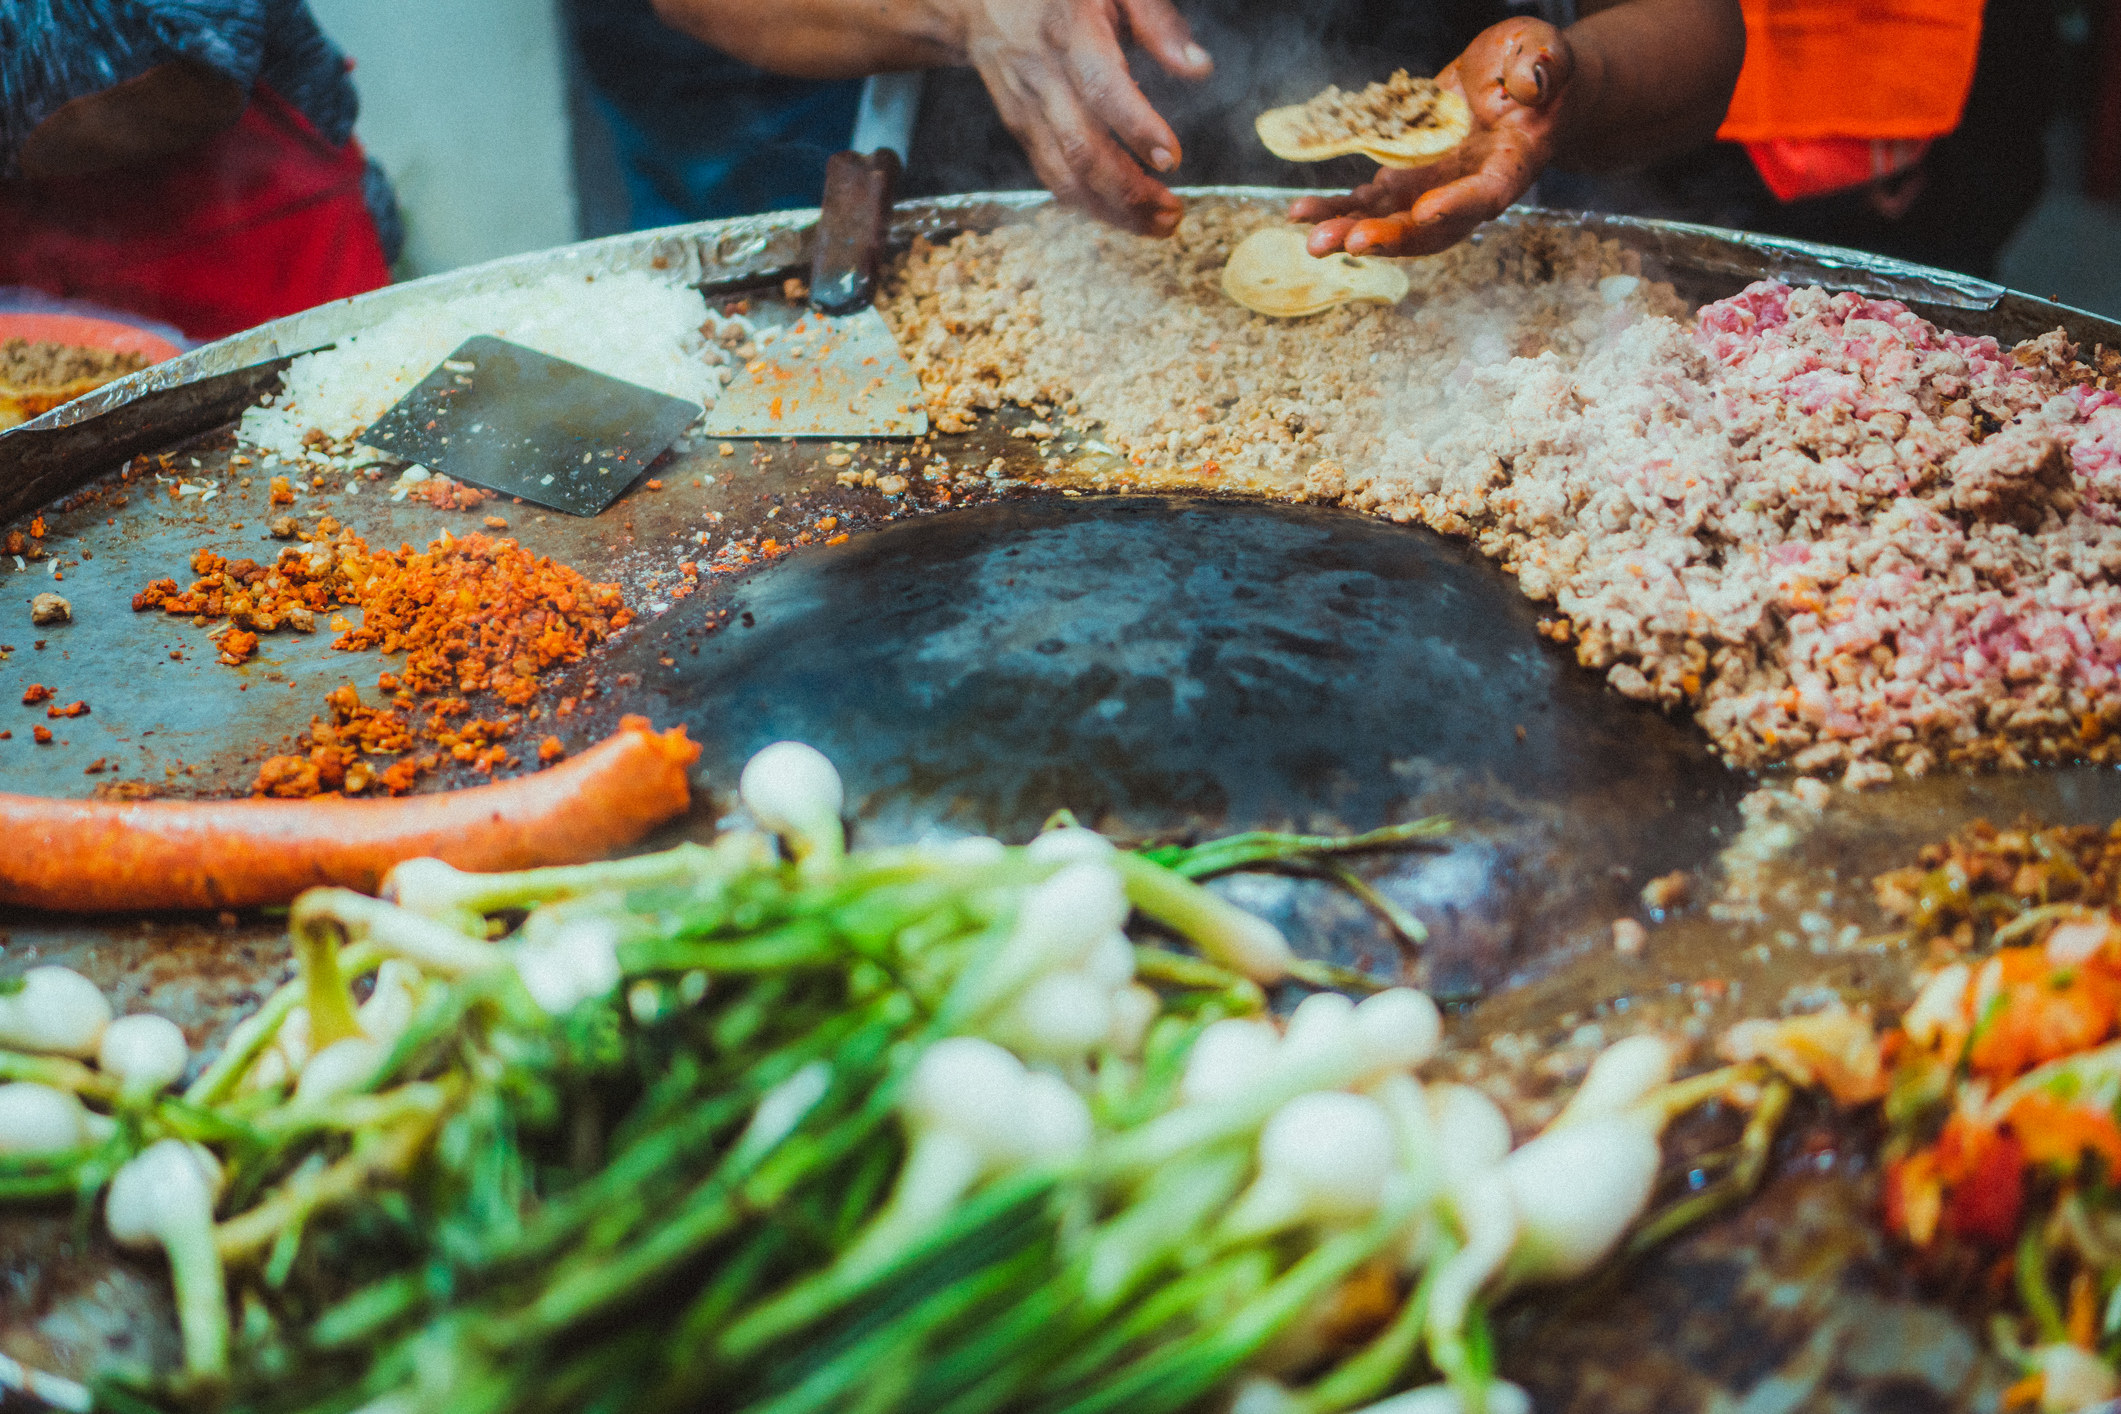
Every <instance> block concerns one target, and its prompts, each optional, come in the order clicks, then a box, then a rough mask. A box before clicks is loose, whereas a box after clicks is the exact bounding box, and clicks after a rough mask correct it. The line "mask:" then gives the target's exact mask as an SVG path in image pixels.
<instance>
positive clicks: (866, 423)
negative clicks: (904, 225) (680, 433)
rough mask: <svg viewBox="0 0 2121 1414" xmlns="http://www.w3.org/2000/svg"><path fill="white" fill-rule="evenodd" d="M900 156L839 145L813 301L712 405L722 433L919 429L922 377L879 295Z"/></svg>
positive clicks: (922, 429) (815, 260)
mask: <svg viewBox="0 0 2121 1414" xmlns="http://www.w3.org/2000/svg"><path fill="white" fill-rule="evenodd" d="M897 181H898V157H897V155H896V154H894V153H892V152H891V151H890V150H889V149H886V150H884V151H882V152H874V153H870V154H868V155H867V156H864V155H862V154H860V153H856V152H836V153H834V154H833V155H832V159H831V160H830V161H829V162H827V163H826V164H825V196H824V207H823V210H822V211H821V213H820V214H819V216H818V226H817V245H816V248H815V250H814V252H813V254H812V256H811V262H810V308H809V309H808V310H806V311H804V312H803V314H802V315H801V316H800V317H799V318H798V319H797V320H796V321H795V322H794V323H793V324H790V325H787V326H786V327H784V328H782V329H780V330H778V331H776V333H775V335H774V337H773V339H772V341H771V342H770V343H767V344H765V346H764V347H762V348H761V349H760V351H759V355H758V357H757V358H755V359H753V360H752V361H751V362H750V363H749V364H747V365H745V367H744V368H743V369H741V370H739V371H738V373H737V375H736V378H735V380H734V381H733V382H731V383H730V385H729V386H728V387H726V388H724V389H723V390H722V394H721V397H720V398H719V399H718V400H717V401H716V402H715V405H714V407H713V409H712V410H711V411H710V412H709V413H708V414H707V428H706V430H707V431H708V432H709V433H710V434H712V435H715V436H721V437H919V436H923V435H925V434H926V433H927V431H928V413H927V409H926V404H925V402H924V400H923V399H922V397H921V384H920V380H919V379H918V378H916V377H915V376H914V373H913V367H912V365H911V364H909V363H907V362H906V356H905V355H904V354H903V353H901V352H899V346H898V340H896V339H895V338H893V337H892V334H891V326H890V325H888V324H886V323H885V322H884V316H883V315H881V314H879V313H877V311H876V308H875V306H873V305H872V304H870V302H869V300H870V295H871V293H872V292H873V291H874V289H875V285H876V265H877V260H878V258H879V257H880V256H882V254H883V252H884V232H885V225H886V219H887V217H888V215H889V213H890V211H891V192H892V188H893V186H894V185H896V183H897Z"/></svg>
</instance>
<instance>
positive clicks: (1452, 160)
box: [1260, 20, 1576, 255]
mask: <svg viewBox="0 0 2121 1414" xmlns="http://www.w3.org/2000/svg"><path fill="white" fill-rule="evenodd" d="M1575 66H1576V61H1575V54H1574V51H1573V50H1572V49H1571V47H1570V45H1569V41H1568V40H1567V39H1566V38H1565V37H1564V36H1563V35H1562V33H1561V31H1560V30H1557V29H1555V28H1554V27H1553V26H1552V25H1549V24H1546V23H1544V22H1542V21H1539V20H1506V21H1504V22H1503V23H1502V24H1499V25H1495V26H1493V27H1491V28H1489V29H1487V30H1485V31H1483V32H1482V34H1481V36H1480V37H1479V38H1478V39H1476V40H1474V41H1473V43H1472V44H1471V45H1469V46H1467V48H1466V52H1465V53H1463V54H1461V55H1459V56H1458V58H1457V59H1455V60H1453V61H1452V62H1451V63H1450V65H1448V66H1447V67H1446V68H1445V69H1444V71H1443V72H1442V73H1441V74H1439V75H1437V77H1436V80H1435V83H1434V85H1433V87H1434V88H1435V89H1437V90H1438V91H1439V93H1440V94H1441V95H1448V96H1450V97H1452V98H1456V99H1457V100H1458V106H1459V107H1461V108H1462V109H1463V110H1464V111H1465V112H1466V114H1467V120H1466V128H1465V129H1464V134H1465V135H1464V138H1463V140H1462V141H1459V142H1457V143H1453V144H1451V145H1450V146H1448V147H1446V148H1444V149H1442V150H1439V151H1433V152H1432V153H1430V154H1429V155H1426V156H1424V157H1423V158H1422V159H1421V160H1420V165H1414V164H1412V163H1410V162H1407V161H1405V160H1404V159H1402V160H1400V161H1396V162H1386V161H1385V158H1384V157H1383V156H1381V155H1380V150H1381V148H1382V144H1381V143H1380V142H1379V141H1378V138H1379V136H1389V135H1390V134H1389V132H1387V133H1385V134H1378V135H1373V136H1370V137H1369V138H1367V139H1362V138H1357V139H1356V140H1354V141H1352V142H1351V143H1349V144H1347V145H1343V146H1340V147H1337V148H1336V149H1335V151H1334V152H1333V153H1331V154H1326V155H1338V153H1339V152H1345V151H1360V152H1363V153H1365V154H1366V155H1368V156H1371V157H1375V158H1377V160H1378V161H1379V163H1380V164H1382V165H1383V166H1384V168H1385V170H1383V171H1381V172H1379V173H1378V174H1377V177H1376V179H1375V180H1374V181H1370V182H1367V183H1365V184H1364V185H1362V186H1359V187H1357V188H1356V189H1355V190H1354V191H1352V192H1350V193H1349V194H1348V195H1346V196H1340V197H1305V198H1303V199H1302V200H1300V201H1298V202H1297V203H1296V204H1295V205H1294V206H1293V207H1291V208H1290V213H1289V214H1290V215H1291V216H1293V217H1294V218H1295V219H1297V220H1299V221H1304V220H1308V221H1316V222H1318V223H1319V224H1318V225H1317V226H1316V227H1315V228H1314V229H1313V230H1312V232H1311V239H1310V250H1311V253H1312V254H1313V255H1325V254H1328V253H1329V252H1331V251H1335V250H1341V249H1345V250H1347V251H1348V252H1349V253H1350V254H1355V255H1362V254H1375V255H1427V254H1431V253H1433V252H1435V251H1439V250H1442V249H1444V248H1445V247H1446V246H1450V245H1454V244H1456V243H1457V242H1458V241H1460V240H1463V239H1464V238H1465V236H1466V235H1467V233H1468V232H1470V231H1471V230H1472V229H1473V228H1474V227H1475V226H1477V225H1479V224H1480V223H1481V222H1483V221H1486V220H1489V219H1491V218H1493V217H1494V216H1496V215H1498V214H1500V213H1501V212H1502V210H1503V209H1504V208H1505V207H1507V206H1508V205H1509V204H1510V203H1511V202H1513V201H1515V200H1516V199H1517V198H1518V197H1519V196H1520V195H1522V194H1523V193H1524V190H1525V188H1527V187H1529V186H1530V185H1531V184H1532V182H1533V181H1534V179H1536V178H1537V177H1538V175H1539V172H1540V170H1541V169H1542V168H1543V167H1545V166H1546V165H1547V162H1548V160H1549V159H1550V158H1551V157H1552V156H1553V152H1554V141H1555V128H1556V123H1557V119H1558V118H1559V116H1560V114H1561V111H1562V102H1561V99H1562V95H1563V93H1564V92H1565V91H1566V90H1567V88H1568V87H1569V82H1570V79H1571V78H1572V76H1573V75H1574V72H1575ZM1395 77H1396V76H1395ZM1374 87H1383V85H1375V86H1374ZM1469 95H1470V96H1469ZM1330 96H1331V91H1330V90H1329V91H1328V93H1327V94H1321V95H1320V96H1319V98H1317V99H1313V100H1312V104H1318V103H1321V102H1322V101H1324V100H1327V99H1328V98H1329V97H1330ZM1310 106H1311V105H1310V104H1307V105H1305V107H1306V108H1309V107H1310ZM1438 106H1440V104H1439V105H1438ZM1285 111H1286V110H1285ZM1271 116H1273V115H1271V114H1262V115H1261V123H1260V135H1261V137H1262V138H1265V137H1266V134H1267V131H1268V124H1267V121H1266V120H1267V119H1268V118H1269V117H1271ZM1417 131H1420V130H1417ZM1426 131H1428V132H1431V133H1434V134H1435V136H1436V137H1439V138H1440V137H1442V136H1444V135H1446V133H1447V132H1448V129H1444V128H1442V127H1441V125H1436V126H1433V127H1431V128H1429V129H1427V130H1426ZM1267 145H1268V147H1269V148H1272V149H1273V150H1274V151H1276V152H1277V153H1280V152H1281V149H1280V148H1279V147H1276V146H1275V144H1274V142H1272V141H1269V142H1268V144H1267ZM1397 145H1401V146H1406V147H1408V148H1414V147H1416V145H1417V144H1416V143H1414V142H1409V141H1407V140H1406V139H1401V140H1400V142H1399V144H1397ZM1283 155H1287V154H1283ZM1311 160H1316V159H1311Z"/></svg>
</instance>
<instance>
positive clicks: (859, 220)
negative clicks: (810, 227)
mask: <svg viewBox="0 0 2121 1414" xmlns="http://www.w3.org/2000/svg"><path fill="white" fill-rule="evenodd" d="M898 174H899V164H898V154H897V153H894V152H892V151H891V150H890V149H889V148H886V149H884V150H883V151H881V152H871V153H868V154H863V153H859V152H835V153H833V154H832V157H831V159H830V160H829V161H827V162H826V163H825V197H824V202H823V207H824V209H823V210H822V211H821V212H819V214H818V221H817V244H816V246H815V248H814V249H813V251H812V254H811V257H810V302H811V303H812V304H813V305H815V306H817V307H818V308H819V309H821V310H823V311H824V312H825V313H827V314H848V313H851V312H852V311H854V310H857V309H860V308H861V307H862V306H864V305H866V304H868V303H869V296H870V292H871V291H872V290H873V289H874V288H875V285H876V264H877V261H878V260H879V259H880V258H881V257H882V256H883V253H884V230H885V227H886V225H887V224H888V223H889V221H890V216H891V197H892V193H893V191H894V190H895V189H896V187H897V186H898Z"/></svg>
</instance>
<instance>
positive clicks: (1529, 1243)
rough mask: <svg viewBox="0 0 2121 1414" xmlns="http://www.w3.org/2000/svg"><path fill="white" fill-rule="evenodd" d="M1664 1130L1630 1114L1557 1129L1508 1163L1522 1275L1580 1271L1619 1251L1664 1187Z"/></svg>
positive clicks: (1515, 1262) (1516, 1276)
mask: <svg viewBox="0 0 2121 1414" xmlns="http://www.w3.org/2000/svg"><path fill="white" fill-rule="evenodd" d="M1658 1161H1659V1152H1658V1148H1657V1130H1656V1127H1655V1125H1654V1124H1653V1123H1650V1122H1648V1121H1645V1120H1643V1119H1641V1118H1638V1117H1635V1116H1630V1115H1605V1116H1599V1117H1595V1118H1591V1119H1586V1120H1583V1121H1581V1122H1580V1123H1576V1124H1571V1125H1568V1126H1566V1127H1564V1128H1559V1129H1551V1130H1548V1131H1547V1132H1546V1133H1545V1134H1542V1135H1540V1136H1539V1137H1538V1138H1536V1139H1534V1140H1532V1141H1531V1142H1530V1143H1528V1144H1526V1145H1524V1146H1523V1147H1521V1148H1519V1149H1518V1150H1516V1151H1515V1152H1514V1153H1512V1154H1511V1155H1510V1156H1509V1157H1508V1158H1507V1159H1504V1160H1503V1162H1502V1176H1503V1180H1504V1182H1505V1183H1506V1184H1507V1185H1508V1186H1509V1191H1510V1199H1511V1202H1512V1203H1513V1204H1515V1206H1516V1208H1517V1216H1518V1222H1519V1226H1520V1232H1519V1235H1518V1243H1517V1250H1516V1251H1514V1252H1513V1253H1512V1254H1511V1256H1510V1276H1511V1278H1512V1279H1513V1280H1517V1281H1565V1280H1567V1279H1568V1278H1570V1277H1576V1276H1581V1275H1583V1274H1584V1273H1585V1272H1587V1271H1589V1270H1590V1269H1591V1268H1592V1267H1594V1266H1596V1265H1598V1263H1599V1262H1601V1261H1603V1260H1605V1257H1606V1254H1607V1253H1609V1252H1611V1251H1612V1250H1613V1247H1614V1245H1615V1244H1616V1243H1618V1242H1619V1241H1620V1238H1621V1235H1622V1234H1623V1233H1625V1232H1626V1231H1627V1230H1628V1225H1629V1224H1630V1223H1632V1222H1634V1221H1635V1219H1636V1218H1637V1217H1638V1216H1639V1215H1640V1214H1641V1212H1642V1209H1643V1206H1644V1205H1645V1204H1647V1203H1648V1202H1649V1201H1650V1193H1651V1191H1652V1190H1653V1189H1654V1188H1655V1187H1656V1186H1657V1165H1658Z"/></svg>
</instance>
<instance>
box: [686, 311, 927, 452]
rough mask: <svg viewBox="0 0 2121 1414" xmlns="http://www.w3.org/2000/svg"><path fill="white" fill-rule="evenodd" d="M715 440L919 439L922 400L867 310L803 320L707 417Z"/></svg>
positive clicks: (884, 330) (890, 340)
mask: <svg viewBox="0 0 2121 1414" xmlns="http://www.w3.org/2000/svg"><path fill="white" fill-rule="evenodd" d="M706 430H707V432H708V433H709V434H710V435H713V436H719V437H921V436H925V435H926V434H927V431H928V411H927V403H926V400H925V399H924V398H923V397H922V396H921V385H920V380H919V379H918V378H916V377H915V376H914V373H913V368H912V365H910V364H908V363H907V362H906V356H905V355H904V354H902V353H900V352H899V346H898V340H897V339H896V338H894V337H893V336H892V333H891V326H890V325H888V324H886V323H885V322H884V316H883V315H881V314H879V313H878V312H877V311H876V310H874V309H863V310H858V311H856V312H855V313H853V314H847V315H840V316H836V317H835V316H828V315H823V314H818V313H816V312H815V311H811V312H806V313H805V314H803V315H802V316H801V317H800V318H798V319H797V320H796V321H795V322H794V323H793V324H790V325H788V326H786V328H784V329H783V330H782V331H781V333H780V335H779V336H778V337H777V338H775V339H774V341H773V342H772V343H770V344H768V345H766V346H765V347H764V348H762V349H760V350H759V356H758V357H757V358H755V359H753V360H752V361H751V362H750V363H749V364H747V365H745V366H744V367H743V368H741V369H739V370H738V371H737V375H736V378H735V379H734V381H732V382H731V383H730V384H729V386H728V387H726V388H724V389H722V393H721V396H720V397H719V398H717V399H716V400H715V404H714V407H713V408H712V409H711V410H709V412H708V414H707V426H706Z"/></svg>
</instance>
